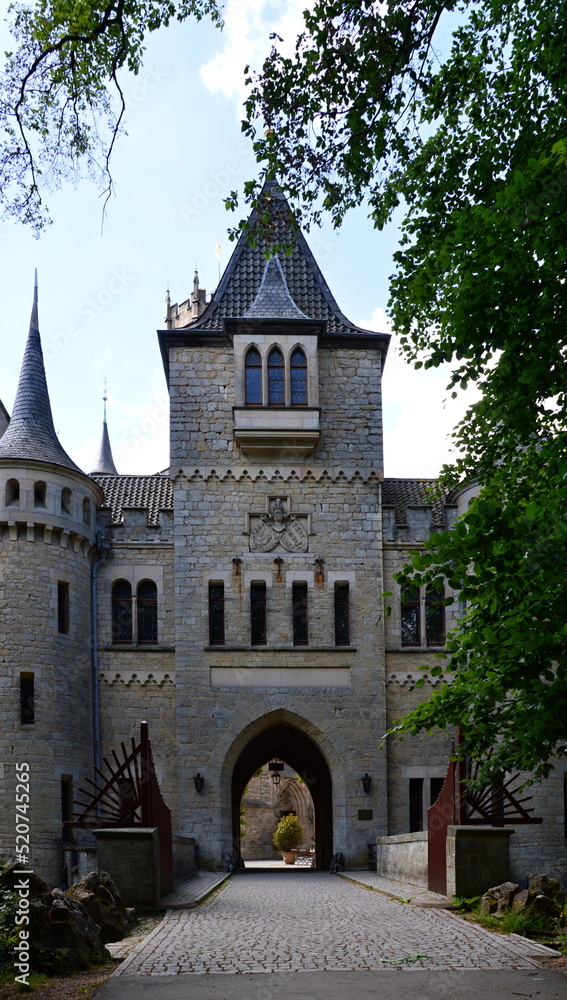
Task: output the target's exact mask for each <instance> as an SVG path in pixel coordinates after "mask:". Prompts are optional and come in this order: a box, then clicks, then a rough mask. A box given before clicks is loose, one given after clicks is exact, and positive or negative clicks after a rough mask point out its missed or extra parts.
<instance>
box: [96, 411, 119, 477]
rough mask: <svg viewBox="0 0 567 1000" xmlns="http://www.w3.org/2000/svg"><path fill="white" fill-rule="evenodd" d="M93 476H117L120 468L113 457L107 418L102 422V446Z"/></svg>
mask: <svg viewBox="0 0 567 1000" xmlns="http://www.w3.org/2000/svg"><path fill="white" fill-rule="evenodd" d="M89 474H90V475H91V476H117V475H118V470H117V468H116V466H115V464H114V459H113V457H112V448H111V447H110V438H109V436H108V425H107V423H106V420H103V422H102V436H101V439H100V447H99V450H98V456H97V460H96V462H95V467H94V469H93V471H92V472H91V473H89Z"/></svg>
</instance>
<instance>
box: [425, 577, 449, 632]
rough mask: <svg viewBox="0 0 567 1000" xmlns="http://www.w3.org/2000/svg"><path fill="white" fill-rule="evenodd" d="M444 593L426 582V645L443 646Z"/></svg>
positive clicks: (441, 589)
mask: <svg viewBox="0 0 567 1000" xmlns="http://www.w3.org/2000/svg"><path fill="white" fill-rule="evenodd" d="M444 599H445V594H444V593H443V587H441V588H440V589H439V590H438V589H437V588H436V587H435V586H434V585H433V584H432V583H430V584H428V586H427V588H426V591H425V641H426V643H427V645H428V646H443V645H444V643H445V604H444Z"/></svg>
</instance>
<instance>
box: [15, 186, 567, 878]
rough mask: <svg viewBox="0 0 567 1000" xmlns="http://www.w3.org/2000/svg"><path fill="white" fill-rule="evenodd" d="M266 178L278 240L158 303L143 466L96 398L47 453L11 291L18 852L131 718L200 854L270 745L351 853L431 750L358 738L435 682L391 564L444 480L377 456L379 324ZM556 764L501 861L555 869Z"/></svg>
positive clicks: (57, 814)
mask: <svg viewBox="0 0 567 1000" xmlns="http://www.w3.org/2000/svg"><path fill="white" fill-rule="evenodd" d="M269 195H270V198H271V199H272V202H273V205H274V207H275V208H276V209H277V219H278V225H279V226H280V227H282V226H283V227H284V229H285V227H286V226H287V227H288V230H289V232H288V236H289V237H290V239H293V240H294V249H293V253H292V254H290V255H289V256H288V255H286V254H283V253H282V254H279V255H277V254H276V255H275V256H272V257H271V258H270V259H269V260H268V261H266V256H265V254H264V250H265V246H264V245H263V243H262V242H261V241H260V243H259V245H258V246H256V247H254V248H253V247H251V246H250V244H249V243H248V242H247V241H246V239H245V237H242V238H241V239H240V241H239V242H238V244H237V246H236V248H235V250H234V253H233V255H232V258H231V260H230V262H229V264H228V266H227V268H226V271H225V273H224V275H223V277H222V280H221V281H220V284H219V286H218V288H217V289H216V291H215V292H214V294H213V295H212V297H211V298H210V300H209V301H207V298H206V295H205V292H204V290H203V289H200V288H199V282H198V278H197V277H196V278H195V284H194V289H193V292H192V294H191V295H190V296H189V297H188V298H187V300H186V301H184V302H182V303H181V304H175V305H172V304H171V303H170V302H168V310H167V323H166V329H164V330H161V331H159V334H158V336H159V346H160V349H161V354H162V358H163V363H164V369H165V377H166V380H167V384H168V387H169V394H170V401H171V418H170V419H171V453H170V467H169V469H168V471H167V472H164V473H162V474H159V475H155V476H130V475H128V476H126V475H120V474H119V473H118V472H117V470H116V468H115V466H114V462H113V459H112V453H111V450H110V442H109V437H108V431H107V426H106V422H105V423H104V426H103V437H102V443H101V452H100V456H99V459H98V461H97V464H96V467H95V469H94V470H93V471H92V472H91V473H90V474H89V475H87V474H86V473H84V472H83V471H82V470H80V469H79V468H78V467H77V466H76V465H75V463H74V462H73V461H72V459H71V458H70V457H69V456H68V455H67V454H66V453H65V451H64V450H63V448H62V446H61V444H60V442H59V440H58V438H57V436H56V433H55V430H54V427H53V421H52V418H51V409H50V402H49V396H48V392H47V384H46V379H45V371H44V365H43V358H42V354H41V344H40V335H39V324H38V313H37V297H36V301H35V303H34V309H33V312H32V321H31V324H30V332H29V337H28V341H27V345H26V348H25V356H24V363H23V365H22V371H21V377H20V382H19V386H18V392H17V397H16V401H15V404H14V408H13V412H12V414H11V420H10V422H9V423H8V424H7V428H6V429H5V430H4V433H3V436H2V437H1V438H0V478H1V482H0V560H1V561H0V565H1V567H2V581H3V587H2V597H1V606H2V612H1V613H2V655H1V666H0V684H1V685H2V697H1V701H0V705H1V708H0V711H1V713H2V731H1V737H0V739H1V752H0V790H1V792H2V797H3V802H6V803H8V804H9V803H11V802H13V801H14V795H15V786H16V773H17V772H16V769H15V765H16V762H18V761H22V760H26V761H27V762H29V765H30V774H31V783H32V794H31V800H32V801H31V808H30V813H29V818H30V838H31V840H30V846H31V854H30V860H31V862H32V864H33V867H34V868H35V869H37V871H38V872H40V873H41V874H42V875H44V876H45V877H46V878H48V879H50V880H51V881H54V882H55V883H57V882H58V881H59V871H60V866H61V856H62V855H61V850H62V846H64V844H65V843H66V841H67V839H68V838H69V837H78V836H79V835H78V834H75V833H69V832H68V831H67V830H65V829H62V825H61V824H62V820H65V819H67V818H68V816H69V812H70V809H71V801H72V799H73V798H74V797H75V796H76V792H77V789H78V788H79V787H80V786H84V784H85V780H86V779H87V778H89V777H91V775H92V767H93V760H99V759H101V758H104V757H111V755H112V751H113V749H114V748H119V747H120V744H121V742H122V741H125V742H126V743H127V744H128V743H129V741H130V739H131V738H132V737H136V736H137V734H138V732H139V726H140V722H141V721H142V720H146V721H147V722H148V724H149V732H150V737H151V740H152V745H153V755H154V760H155V764H156V770H157V775H158V778H159V782H160V785H161V789H162V792H163V796H164V798H165V800H166V802H167V804H168V805H169V806H170V808H171V810H172V816H173V826H174V832H175V833H177V834H180V835H182V836H186V837H192V838H195V840H196V843H197V846H198V849H199V857H200V859H201V863H202V864H203V865H204V866H210V867H212V868H216V867H220V865H221V864H222V855H223V852H226V851H229V852H231V853H234V854H238V853H239V851H240V844H239V810H240V803H241V798H242V794H243V792H244V789H245V788H246V786H247V784H248V782H249V781H250V778H251V776H252V775H253V774H254V773H255V772H256V771H257V770H258V769H259V768H261V767H263V766H264V765H265V764H266V763H267V762H269V761H271V760H273V759H275V758H278V759H281V760H282V761H284V762H285V764H286V765H288V767H289V768H290V769H291V771H292V772H297V773H298V774H300V775H301V776H302V777H303V778H304V780H305V781H307V782H308V783H309V791H310V795H311V798H312V810H313V825H314V831H315V847H316V859H317V864H318V865H319V866H322V867H324V866H327V865H328V864H329V861H330V858H331V856H332V854H333V853H334V852H335V851H339V850H340V851H342V852H343V853H344V855H345V857H346V859H347V864H348V865H349V867H352V868H354V867H357V866H359V867H365V866H367V865H368V845H369V844H371V843H373V842H375V840H376V838H377V837H378V836H384V835H387V834H398V833H407V832H409V831H410V830H419V829H422V828H423V824H424V822H425V817H426V809H427V807H428V805H429V804H430V802H431V800H432V798H434V797H435V796H436V794H437V792H438V790H439V784H440V781H441V779H442V777H443V775H444V773H445V768H446V765H447V759H448V754H449V749H450V738H451V734H439V735H437V736H430V737H427V738H426V739H422V740H420V739H417V738H416V739H405V740H404V741H403V742H402V743H396V742H393V741H389V742H388V743H387V745H386V746H383V745H382V737H383V735H384V733H385V731H386V728H387V726H388V724H389V723H390V722H391V721H392V720H393V719H395V718H396V717H397V716H399V715H400V714H401V713H403V712H404V711H406V710H407V709H408V708H409V707H410V706H411V705H413V704H415V703H416V700H417V699H418V698H419V697H426V696H427V694H428V692H429V691H430V690H431V686H432V685H433V684H442V683H445V680H444V678H443V677H440V678H438V677H436V678H432V679H430V680H428V681H427V683H426V685H425V688H421V689H420V690H414V691H413V692H410V690H409V689H410V686H411V683H412V681H413V680H414V679H416V677H417V676H421V675H418V673H417V671H418V668H419V666H420V665H421V664H422V663H431V664H432V665H433V664H434V663H435V662H437V661H436V660H434V655H435V654H436V653H438V652H439V651H442V650H443V645H444V640H445V634H446V631H447V629H448V628H450V627H451V624H452V619H451V609H450V608H447V609H445V608H444V606H443V604H442V603H441V602H442V598H443V595H441V594H437V593H433V592H428V593H422V594H420V595H419V596H418V597H417V598H416V599H413V598H411V599H409V598H408V597H407V595H402V594H400V591H399V588H398V587H397V585H396V584H395V583H394V582H393V573H394V572H395V571H396V570H397V569H399V568H400V567H401V566H402V565H403V563H404V561H405V560H406V559H407V557H408V555H410V554H411V553H412V552H414V551H415V550H419V548H420V547H421V546H422V544H423V540H424V539H425V538H426V537H428V536H429V534H430V533H431V532H436V531H441V530H443V529H444V528H445V527H447V526H450V525H451V524H452V523H453V522H454V520H455V518H456V517H457V516H458V514H459V512H460V511H461V510H463V509H464V507H465V505H466V502H467V495H466V491H463V492H461V493H455V495H453V496H452V497H450V498H445V500H444V501H441V500H439V499H437V500H436V499H434V498H433V497H432V495H431V493H430V492H429V490H428V487H429V485H430V483H429V481H424V480H415V479H411V478H408V479H386V478H384V469H383V454H382V408H381V380H382V377H383V373H384V366H385V363H386V359H387V352H388V344H389V339H390V338H389V335H387V334H377V333H373V332H371V331H367V330H362V329H360V328H358V327H356V326H355V325H354V324H353V323H351V322H350V321H349V320H348V319H347V318H346V317H345V316H344V315H343V313H342V312H341V310H340V308H339V306H338V305H337V303H336V301H335V299H334V297H333V295H332V293H331V291H330V289H329V288H328V286H327V284H326V282H325V279H324V277H323V275H322V273H321V271H320V269H319V267H318V265H317V263H316V261H315V259H314V258H313V255H312V253H311V251H310V250H309V247H308V245H307V243H306V241H305V239H304V237H303V235H302V234H301V233H297V234H295V235H294V236H292V231H291V227H290V221H289V215H288V210H287V206H286V204H285V202H284V201H283V199H282V196H281V195H280V194H279V193H278V191H277V189H276V188H275V187H272V188H271V189H270V191H269ZM385 372H386V373H385V375H384V377H386V378H387V365H386V369H385ZM5 422H6V421H4V423H5ZM3 427H4V425H2V427H1V428H0V430H2V429H3ZM408 472H411V470H408ZM385 590H388V591H392V592H393V594H394V597H393V598H392V614H391V616H390V617H385V614H384V601H383V597H382V596H381V595H382V593H383V592H384V591H385ZM565 768H566V765H565V764H559V763H558V764H557V767H556V769H555V770H554V772H553V774H552V776H551V777H550V779H549V780H548V781H546V783H545V785H542V786H539V787H538V788H537V789H536V790H535V793H534V802H533V804H534V808H535V810H536V812H537V813H538V814H539V815H541V816H542V817H543V819H544V823H543V824H542V825H541V826H538V827H526V828H524V829H522V828H519V830H518V831H517V833H516V834H515V835H514V837H513V838H512V860H513V874H514V877H521V876H522V875H523V874H524V873H526V872H527V871H529V870H530V869H531V868H534V869H535V868H538V869H540V868H541V867H544V868H545V869H546V870H547V871H549V872H551V873H552V874H554V875H558V876H559V877H565V875H566V868H565V850H564V847H565V832H566V831H565V798H564V797H565ZM196 775H199V777H200V778H202V786H201V787H200V788H199V789H198V788H197V783H196V782H195V780H194V779H195V776H196ZM363 778H364V779H365V780H364V782H363V780H362V779H363ZM368 779H370V780H368ZM12 820H13V817H12V811H11V809H10V808H8V807H5V808H4V809H3V810H2V831H1V840H0V853H1V854H2V856H4V857H6V856H11V855H12V854H13V852H14V846H15V845H14V824H13V822H12ZM81 836H83V837H84V836H86V835H81Z"/></svg>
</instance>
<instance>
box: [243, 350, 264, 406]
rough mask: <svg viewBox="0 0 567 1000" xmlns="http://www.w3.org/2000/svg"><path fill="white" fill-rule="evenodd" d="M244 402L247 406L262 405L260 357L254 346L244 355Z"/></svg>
mask: <svg viewBox="0 0 567 1000" xmlns="http://www.w3.org/2000/svg"><path fill="white" fill-rule="evenodd" d="M245 368H246V404H247V406H261V405H262V358H261V357H260V352H259V351H257V350H256V348H255V347H251V348H250V350H249V351H248V354H247V355H246V361H245Z"/></svg>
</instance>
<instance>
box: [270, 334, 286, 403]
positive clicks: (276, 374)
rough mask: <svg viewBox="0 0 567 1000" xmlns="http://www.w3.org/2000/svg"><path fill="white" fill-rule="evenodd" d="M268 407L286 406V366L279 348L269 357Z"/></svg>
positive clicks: (271, 352)
mask: <svg viewBox="0 0 567 1000" xmlns="http://www.w3.org/2000/svg"><path fill="white" fill-rule="evenodd" d="M268 406H285V366H284V358H283V354H282V352H281V351H280V349H279V347H273V348H272V350H271V351H270V353H269V355H268Z"/></svg>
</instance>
